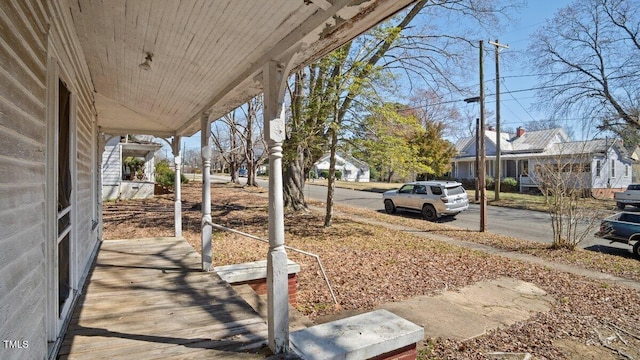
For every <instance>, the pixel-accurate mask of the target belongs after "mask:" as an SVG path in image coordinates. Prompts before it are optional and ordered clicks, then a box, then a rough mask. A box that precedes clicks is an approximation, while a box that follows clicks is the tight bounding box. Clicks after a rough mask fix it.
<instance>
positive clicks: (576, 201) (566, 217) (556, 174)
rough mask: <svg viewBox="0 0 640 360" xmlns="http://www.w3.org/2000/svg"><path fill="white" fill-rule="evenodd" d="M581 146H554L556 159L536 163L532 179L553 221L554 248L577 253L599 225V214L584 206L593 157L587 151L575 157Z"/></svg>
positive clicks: (570, 144) (569, 144)
mask: <svg viewBox="0 0 640 360" xmlns="http://www.w3.org/2000/svg"><path fill="white" fill-rule="evenodd" d="M577 144H580V143H561V144H556V145H555V150H554V151H555V152H556V155H555V156H553V157H551V158H549V159H546V160H537V161H536V164H535V165H534V172H533V174H532V175H533V177H534V179H535V180H534V181H536V183H537V184H538V188H539V189H540V191H541V192H542V194H543V195H544V198H545V202H546V205H547V211H548V213H549V216H550V218H551V228H552V230H553V245H552V247H553V248H556V249H570V250H573V249H575V248H576V247H577V246H578V244H580V242H582V241H583V240H584V239H585V238H586V237H587V236H588V235H589V234H591V233H592V232H593V230H594V228H595V226H596V225H597V223H598V221H599V218H600V214H596V213H594V211H593V209H589V208H586V207H584V206H581V204H580V202H581V201H582V200H583V199H584V198H585V197H589V196H590V191H591V186H592V185H591V182H592V172H591V171H592V164H591V162H592V157H591V156H590V154H587V152H586V151H585V149H584V148H583V149H582V152H580V151H578V152H577V153H576V151H575V150H576V149H575V147H576V145H577Z"/></svg>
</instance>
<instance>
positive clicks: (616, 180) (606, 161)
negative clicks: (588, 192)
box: [591, 149, 632, 189]
mask: <svg viewBox="0 0 640 360" xmlns="http://www.w3.org/2000/svg"><path fill="white" fill-rule="evenodd" d="M620 157H621V156H620V154H619V153H618V152H617V151H615V150H614V149H609V151H608V153H607V156H606V157H605V156H602V157H599V158H595V159H594V160H592V162H591V173H592V183H593V188H594V189H607V188H610V189H625V188H626V187H627V185H629V184H630V183H631V179H632V171H631V164H629V163H625V162H622V161H620ZM598 160H600V163H601V167H600V176H597V173H596V169H597V161H598ZM612 160H613V161H614V163H615V177H611V161H612ZM625 165H627V166H629V172H628V175H627V176H625Z"/></svg>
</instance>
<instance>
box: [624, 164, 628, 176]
mask: <svg viewBox="0 0 640 360" xmlns="http://www.w3.org/2000/svg"><path fill="white" fill-rule="evenodd" d="M624 177H629V165H625V166H624Z"/></svg>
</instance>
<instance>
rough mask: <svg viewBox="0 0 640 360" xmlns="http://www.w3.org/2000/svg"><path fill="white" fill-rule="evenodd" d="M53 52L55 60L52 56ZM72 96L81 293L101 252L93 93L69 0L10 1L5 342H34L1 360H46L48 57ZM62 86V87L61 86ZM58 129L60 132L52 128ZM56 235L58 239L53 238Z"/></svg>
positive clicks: (6, 6) (1, 110) (1, 126)
mask: <svg viewBox="0 0 640 360" xmlns="http://www.w3.org/2000/svg"><path fill="white" fill-rule="evenodd" d="M49 48H53V49H54V50H55V52H54V53H49V52H48V49H49ZM49 56H52V57H54V58H55V59H56V62H57V64H58V66H59V69H60V74H61V76H62V78H63V80H64V81H65V83H66V85H67V87H68V88H69V90H70V91H71V93H72V94H73V97H74V99H75V100H76V101H75V102H74V103H75V104H76V108H75V109H72V111H73V114H74V115H75V121H76V123H75V124H76V126H75V129H74V130H75V136H76V150H77V153H76V154H75V155H74V159H75V162H74V165H75V167H76V170H77V171H76V177H75V179H74V191H75V196H76V200H77V201H76V204H75V210H76V218H75V219H76V221H75V230H74V233H75V234H76V235H77V239H76V252H77V258H76V263H77V264H78V267H79V269H78V272H77V273H78V276H77V281H78V283H75V284H72V287H74V288H80V287H81V284H80V283H79V282H80V281H81V280H82V276H83V274H86V272H87V271H88V266H89V264H91V261H92V258H91V256H92V254H93V251H94V249H95V245H96V241H97V240H98V239H97V237H96V236H95V235H93V236H92V233H93V230H92V226H91V225H92V221H93V220H95V219H93V216H94V214H95V213H94V212H93V211H92V210H93V209H94V202H95V201H96V199H94V198H93V195H94V193H95V192H94V191H93V190H94V187H95V186H96V181H95V176H99V174H94V173H93V172H92V161H93V157H92V151H95V146H94V142H95V141H96V139H95V138H94V136H93V130H92V129H93V128H94V124H95V121H96V119H95V114H96V112H95V109H94V106H93V103H94V99H93V86H92V84H91V81H90V77H89V72H88V68H87V66H86V61H85V59H84V55H83V54H82V51H81V50H80V46H79V45H78V41H77V35H76V34H75V30H74V27H73V22H72V19H71V13H70V10H69V6H68V4H67V3H66V1H64V0H62V1H60V2H58V1H56V2H53V1H46V0H25V1H3V2H2V3H1V5H0V64H2V67H1V68H0V144H2V146H0V197H1V198H2V202H1V203H0V247H1V248H2V252H1V253H0V313H2V314H3V316H2V317H0V339H1V340H5V339H6V340H27V341H28V342H29V346H28V348H27V349H21V350H15V349H4V348H0V358H1V359H23V358H33V359H43V358H47V356H48V355H49V354H48V345H47V334H46V303H47V285H46V274H47V272H48V271H49V270H50V269H51V268H53V264H47V263H46V256H45V240H46V239H47V238H49V239H51V238H52V237H50V236H49V237H48V236H47V234H46V222H45V219H46V218H47V214H46V210H45V209H46V206H45V205H46V198H47V193H50V192H53V193H56V192H57V188H56V189H48V188H47V181H46V179H47V170H46V169H47V167H46V161H47V160H46V159H47V158H46V151H45V150H46V147H47V116H46V114H47V113H46V111H47V93H48V89H47V58H48V57H49ZM56 85H57V84H56ZM52 130H53V129H52ZM49 235H51V234H49Z"/></svg>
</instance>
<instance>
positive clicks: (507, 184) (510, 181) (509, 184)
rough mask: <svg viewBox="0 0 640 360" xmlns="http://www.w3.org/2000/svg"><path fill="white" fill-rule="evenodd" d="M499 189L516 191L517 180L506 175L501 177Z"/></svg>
mask: <svg viewBox="0 0 640 360" xmlns="http://www.w3.org/2000/svg"><path fill="white" fill-rule="evenodd" d="M500 191H504V192H518V180H516V179H514V178H512V177H507V178H504V179H502V183H501V186H500Z"/></svg>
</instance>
